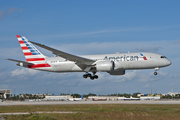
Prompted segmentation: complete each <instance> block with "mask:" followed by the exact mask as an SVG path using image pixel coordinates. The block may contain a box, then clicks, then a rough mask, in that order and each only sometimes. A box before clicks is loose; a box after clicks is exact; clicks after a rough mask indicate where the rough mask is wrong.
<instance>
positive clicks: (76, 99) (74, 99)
mask: <svg viewBox="0 0 180 120" xmlns="http://www.w3.org/2000/svg"><path fill="white" fill-rule="evenodd" d="M82 99H83V95H81V97H80V98H72V99H68V100H69V101H80V100H82Z"/></svg>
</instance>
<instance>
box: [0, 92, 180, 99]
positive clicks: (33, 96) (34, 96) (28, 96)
mask: <svg viewBox="0 0 180 120" xmlns="http://www.w3.org/2000/svg"><path fill="white" fill-rule="evenodd" d="M138 94H141V93H139V92H137V93H133V94H127V93H124V94H120V93H118V94H108V95H98V96H116V97H126V98H130V97H131V96H132V97H138V96H137V95H138ZM46 95H48V96H50V94H19V95H15V94H13V95H12V94H11V95H10V96H9V97H8V98H7V99H6V100H20V101H24V100H25V99H44V98H45V96H46ZM59 95H69V94H68V93H60V94H59ZM157 95H159V96H161V99H180V94H176V95H173V96H171V95H168V94H167V95H165V96H162V95H161V94H147V96H157ZM51 96H54V94H52V95H51ZM70 96H72V97H73V98H80V97H81V94H77V93H75V94H71V95H70ZM89 96H97V95H96V94H94V93H89V94H87V95H85V94H83V97H84V98H88V97H89ZM142 96H143V95H142ZM0 99H4V98H3V97H2V96H0Z"/></svg>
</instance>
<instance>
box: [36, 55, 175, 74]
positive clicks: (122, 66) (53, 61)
mask: <svg viewBox="0 0 180 120" xmlns="http://www.w3.org/2000/svg"><path fill="white" fill-rule="evenodd" d="M141 54H143V56H142V55H140V53H118V54H101V55H84V56H81V57H83V58H89V59H93V60H95V61H113V62H114V65H115V66H114V69H113V70H114V71H118V70H135V69H154V68H161V67H166V66H168V65H170V64H171V62H170V61H169V60H168V59H167V58H161V57H162V55H160V54H155V53H141ZM144 57H145V58H144ZM45 61H46V63H48V64H49V65H50V66H51V67H42V68H41V67H38V68H33V69H37V70H45V71H50V72H84V70H83V69H82V68H80V67H79V66H78V65H76V63H75V62H71V61H67V60H65V59H63V58H61V57H45ZM96 72H99V71H96Z"/></svg>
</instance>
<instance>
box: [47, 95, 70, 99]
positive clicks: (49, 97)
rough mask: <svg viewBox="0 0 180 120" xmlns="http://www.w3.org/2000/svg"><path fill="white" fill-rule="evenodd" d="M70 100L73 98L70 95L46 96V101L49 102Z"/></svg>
mask: <svg viewBox="0 0 180 120" xmlns="http://www.w3.org/2000/svg"><path fill="white" fill-rule="evenodd" d="M69 98H72V97H71V96H70V95H62V96H45V98H44V99H47V100H67V99H69Z"/></svg>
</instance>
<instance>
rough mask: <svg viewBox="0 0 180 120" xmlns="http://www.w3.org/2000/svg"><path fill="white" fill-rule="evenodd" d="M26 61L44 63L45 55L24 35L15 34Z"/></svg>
mask: <svg viewBox="0 0 180 120" xmlns="http://www.w3.org/2000/svg"><path fill="white" fill-rule="evenodd" d="M16 36H17V39H18V41H19V43H20V46H21V48H22V51H23V53H24V56H25V58H26V61H27V62H32V63H44V62H45V56H44V55H43V54H42V53H41V52H39V50H38V49H37V48H36V47H35V46H34V45H33V44H31V43H30V42H29V41H28V39H27V38H25V37H24V36H20V35H16Z"/></svg>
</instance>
